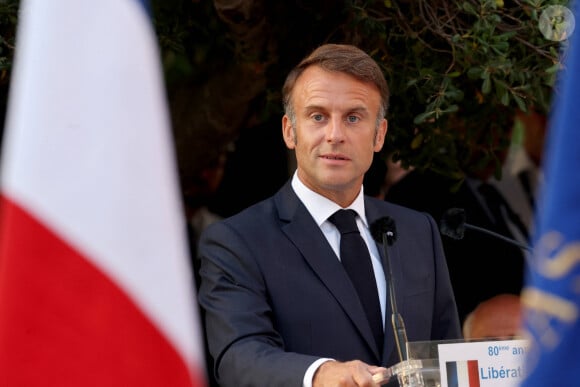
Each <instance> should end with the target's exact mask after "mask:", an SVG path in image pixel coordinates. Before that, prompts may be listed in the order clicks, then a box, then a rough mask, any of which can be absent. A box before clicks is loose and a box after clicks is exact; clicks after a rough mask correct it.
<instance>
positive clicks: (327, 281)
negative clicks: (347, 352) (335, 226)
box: [276, 184, 380, 359]
mask: <svg viewBox="0 0 580 387" xmlns="http://www.w3.org/2000/svg"><path fill="white" fill-rule="evenodd" d="M278 199H281V200H276V205H277V207H278V210H279V213H280V219H281V220H282V221H285V222H287V224H286V225H285V226H283V227H282V230H283V231H284V233H286V235H287V236H288V238H289V239H290V240H291V241H292V242H293V243H294V245H295V246H296V247H297V248H298V250H300V252H301V253H302V256H303V257H304V259H305V260H306V261H307V263H308V264H309V265H310V267H311V268H312V270H313V271H314V272H315V273H316V274H317V276H318V277H319V278H320V280H321V281H322V282H323V283H324V285H325V286H326V287H327V288H328V290H329V291H330V292H331V293H332V295H333V296H334V297H335V298H336V300H337V301H338V303H339V304H340V305H341V306H342V308H343V309H344V311H345V313H346V314H347V315H348V317H349V318H350V319H351V320H352V322H353V323H354V325H355V326H356V328H357V330H358V331H359V333H360V334H361V335H362V336H363V338H364V340H365V341H366V342H367V344H368V345H369V347H370V348H372V352H373V354H374V355H375V357H377V359H380V356H379V353H378V348H377V346H376V344H375V342H374V338H373V335H372V332H371V328H370V325H369V323H368V321H367V319H366V317H365V313H364V310H363V307H362V305H361V303H360V301H359V299H358V297H357V295H356V290H355V288H354V286H352V285H351V283H350V280H349V278H348V276H347V274H346V272H345V271H344V268H343V267H342V265H341V264H340V261H339V260H338V258H337V257H336V255H335V254H334V251H333V250H332V248H331V247H330V245H329V244H328V241H327V240H326V238H325V237H324V234H323V233H322V231H321V230H320V228H319V227H318V225H317V224H316V223H315V222H314V219H313V218H312V216H311V215H310V213H309V212H308V210H307V209H306V207H305V206H304V205H303V204H302V203H301V202H300V200H299V199H298V197H297V196H296V194H295V193H294V190H293V189H292V188H291V186H290V184H286V185H285V186H284V188H283V189H282V190H281V191H280V192H279V194H278Z"/></svg>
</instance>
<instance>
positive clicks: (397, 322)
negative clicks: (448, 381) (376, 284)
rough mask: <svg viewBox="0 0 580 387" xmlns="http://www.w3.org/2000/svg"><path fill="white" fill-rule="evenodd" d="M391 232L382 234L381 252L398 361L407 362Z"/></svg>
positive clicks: (404, 330) (405, 331)
mask: <svg viewBox="0 0 580 387" xmlns="http://www.w3.org/2000/svg"><path fill="white" fill-rule="evenodd" d="M393 236H394V235H393V232H392V231H387V232H384V233H383V251H384V253H385V263H386V266H387V267H386V274H387V286H388V288H389V301H390V303H391V309H392V311H393V314H392V315H391V322H392V324H393V332H394V334H395V343H396V345H397V352H398V354H399V360H400V361H405V360H408V354H407V342H408V340H407V330H406V329H405V322H404V321H403V316H401V314H400V313H399V309H398V308H397V298H396V297H395V283H394V282H395V281H394V279H395V276H394V275H393V269H392V267H391V259H390V257H389V252H388V246H390V245H391V244H392V243H393V241H392V239H393Z"/></svg>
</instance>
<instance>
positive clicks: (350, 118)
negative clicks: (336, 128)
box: [346, 116, 359, 124]
mask: <svg viewBox="0 0 580 387" xmlns="http://www.w3.org/2000/svg"><path fill="white" fill-rule="evenodd" d="M346 120H347V121H348V122H349V123H351V124H354V123H356V122H358V121H359V118H358V117H357V116H348V117H347V118H346Z"/></svg>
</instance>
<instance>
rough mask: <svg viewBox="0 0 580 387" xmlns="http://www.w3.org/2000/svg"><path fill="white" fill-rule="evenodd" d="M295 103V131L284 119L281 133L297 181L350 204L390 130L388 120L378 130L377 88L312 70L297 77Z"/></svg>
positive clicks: (352, 79)
mask: <svg viewBox="0 0 580 387" xmlns="http://www.w3.org/2000/svg"><path fill="white" fill-rule="evenodd" d="M291 103H292V104H293V107H294V111H295V114H296V127H293V126H292V123H291V122H290V119H289V117H287V116H284V118H283V119H282V131H283V136H284V141H285V143H286V145H287V146H288V148H290V149H295V151H296V160H297V163H298V177H299V178H300V180H301V181H302V182H303V183H304V184H305V185H306V186H307V187H309V188H310V189H312V190H313V191H315V192H317V193H319V194H322V195H323V196H326V197H328V198H330V199H333V200H335V199H338V200H335V201H336V202H344V201H345V200H346V201H348V200H349V199H350V201H351V202H352V200H354V198H355V197H356V195H357V194H358V192H359V190H360V187H361V184H362V181H363V177H364V174H365V172H366V171H367V170H368V169H369V167H370V165H371V162H372V159H373V153H374V152H378V151H379V150H381V148H382V146H383V143H384V140H385V135H386V132H387V121H386V120H385V119H382V120H381V121H380V124H379V125H378V128H377V116H378V112H379V107H380V103H381V99H380V94H379V91H378V89H377V88H376V87H375V86H374V85H371V84H368V83H363V82H361V81H358V80H357V79H355V78H353V77H351V76H349V75H346V74H343V73H338V72H329V71H325V70H323V69H321V68H319V67H317V66H313V67H309V68H308V69H306V70H305V71H304V73H303V74H302V75H301V76H300V77H299V78H298V80H297V82H296V85H295V88H294V91H293V93H292V100H291ZM337 195H338V197H337ZM348 204H350V202H349V203H346V204H344V203H343V205H345V206H346V205H348Z"/></svg>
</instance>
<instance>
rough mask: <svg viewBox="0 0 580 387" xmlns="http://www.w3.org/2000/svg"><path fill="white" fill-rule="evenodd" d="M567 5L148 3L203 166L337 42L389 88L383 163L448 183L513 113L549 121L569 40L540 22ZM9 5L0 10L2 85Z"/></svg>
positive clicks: (381, 0) (488, 147)
mask: <svg viewBox="0 0 580 387" xmlns="http://www.w3.org/2000/svg"><path fill="white" fill-rule="evenodd" d="M567 3H568V2H567V1H564V0H342V1H336V0H317V1H304V0H295V1H291V2H288V1H287V2H281V1H266V0H234V1H232V0H213V1H201V0H153V1H152V5H153V15H154V21H155V28H156V31H157V34H158V38H159V42H160V46H161V48H162V54H163V62H164V65H165V69H166V76H167V85H168V90H169V94H170V97H171V96H172V95H173V91H172V90H173V89H180V88H181V89H183V86H184V85H186V86H187V88H188V89H189V90H190V92H191V94H190V95H189V96H188V97H187V99H188V100H189V101H190V102H192V104H191V105H190V106H191V107H192V109H190V110H193V111H192V112H191V114H192V116H190V117H183V120H192V119H194V120H195V125H194V126H192V125H190V126H189V127H188V128H186V129H184V130H185V131H186V132H187V136H186V137H189V138H190V139H191V138H195V137H196V136H200V138H206V139H207V140H208V141H210V142H213V143H212V144H211V145H208V144H203V145H200V149H199V152H202V153H203V152H206V154H205V156H204V157H206V158H207V157H210V156H208V155H207V153H208V152H211V150H212V149H215V152H214V153H215V154H216V155H217V154H218V153H219V152H221V150H222V149H223V147H224V144H226V143H227V142H229V141H231V140H232V139H233V138H235V137H236V136H237V135H238V134H239V132H240V131H241V130H244V129H247V128H251V127H252V126H255V125H259V124H260V123H265V122H268V121H269V120H271V119H272V117H277V119H279V117H280V115H281V113H282V112H281V103H280V94H279V92H280V89H281V85H282V83H283V79H284V77H285V75H286V73H287V72H288V71H289V69H290V68H291V67H292V66H293V65H294V64H296V63H297V62H298V61H299V60H300V59H301V58H302V57H303V56H304V55H306V54H307V53H308V52H310V51H311V50H312V49H314V48H315V47H316V46H318V45H319V44H321V43H325V42H341V43H342V42H345V43H352V44H355V45H358V46H359V47H361V48H363V49H365V50H366V51H367V52H369V53H370V54H371V55H372V56H373V57H374V58H375V59H376V60H377V62H378V63H379V64H380V65H381V66H382V68H383V70H384V73H385V75H386V77H387V79H388V81H389V85H390V89H391V94H392V98H391V104H390V111H389V113H388V119H389V136H388V144H387V146H386V147H385V154H386V153H388V152H394V154H395V156H396V157H398V158H400V159H402V161H403V162H404V164H406V165H413V166H416V167H418V168H429V169H432V170H434V171H436V172H440V173H443V174H446V175H449V176H452V177H457V178H461V177H462V176H463V175H464V174H465V172H466V170H467V169H468V168H477V167H478V166H479V164H486V163H487V162H488V161H489V160H493V159H494V158H496V157H497V156H496V155H497V152H498V151H499V150H500V149H501V148H502V146H504V145H505V144H506V141H503V142H501V141H500V142H499V143H498V141H497V139H498V138H504V139H506V138H508V136H509V132H510V130H511V126H512V125H511V123H512V120H513V117H514V112H515V111H516V110H518V109H519V110H523V111H527V110H529V109H531V108H533V109H535V110H537V111H540V112H541V113H547V112H548V110H549V106H550V100H551V95H552V92H553V87H554V80H555V74H556V73H557V71H558V70H559V69H560V66H561V65H560V63H561V59H562V53H563V52H565V51H564V49H565V45H566V41H563V42H558V41H554V40H549V39H546V37H544V36H543V35H542V33H541V31H540V29H539V27H538V25H539V19H540V16H541V14H542V12H543V11H544V10H545V9H546V8H547V7H548V6H551V5H567ZM17 4H18V1H14V0H12V1H11V0H4V1H2V2H0V22H1V26H0V84H4V85H5V84H6V83H7V81H8V75H9V70H10V65H11V60H12V55H13V48H14V27H15V25H16V15H17V13H16V8H17ZM105 28H106V27H105ZM177 94H179V93H176V95H177ZM182 94H183V93H182ZM208 133H210V134H211V135H208ZM193 152H194V153H195V150H193ZM211 157H213V156H211ZM211 157H210V158H211ZM474 160H476V161H478V162H476V163H474ZM196 162H199V160H197V161H195V160H192V161H191V163H193V164H195V163H196Z"/></svg>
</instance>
